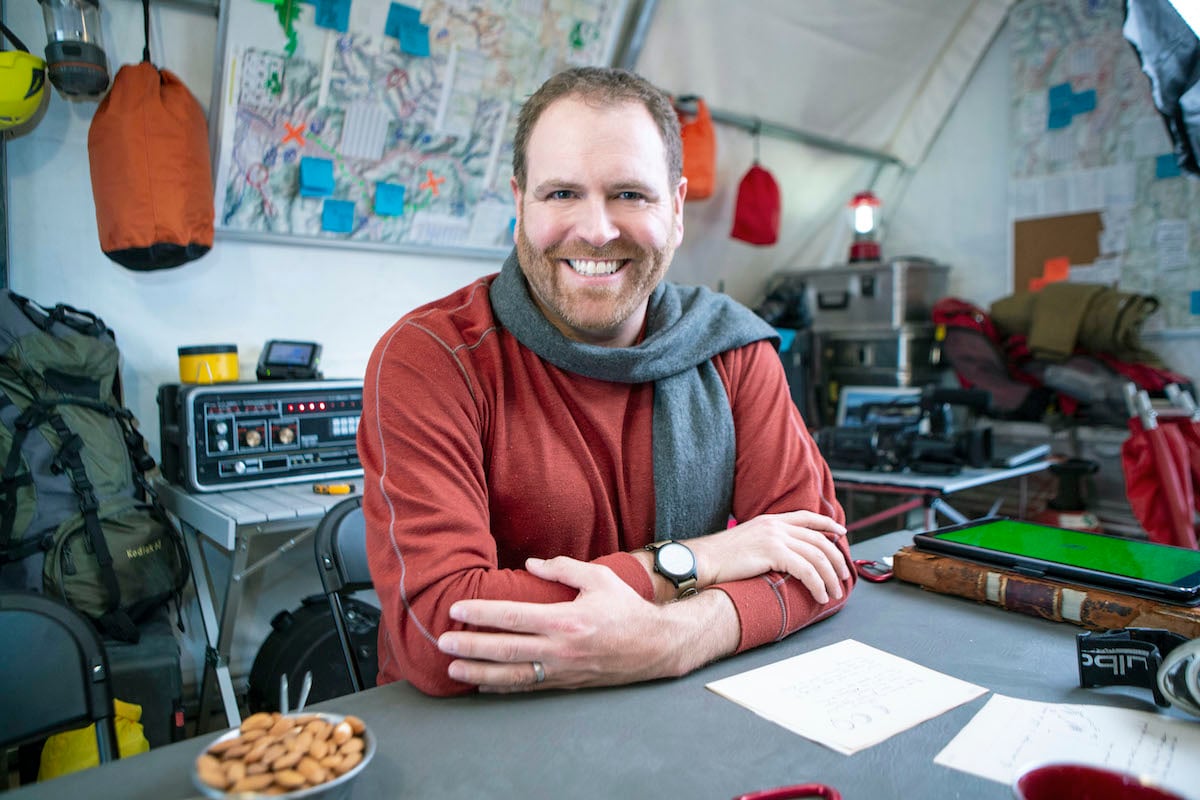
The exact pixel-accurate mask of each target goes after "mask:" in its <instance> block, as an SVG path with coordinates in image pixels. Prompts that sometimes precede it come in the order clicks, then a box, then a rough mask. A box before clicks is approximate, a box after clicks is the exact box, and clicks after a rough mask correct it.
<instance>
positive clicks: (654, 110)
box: [513, 67, 683, 190]
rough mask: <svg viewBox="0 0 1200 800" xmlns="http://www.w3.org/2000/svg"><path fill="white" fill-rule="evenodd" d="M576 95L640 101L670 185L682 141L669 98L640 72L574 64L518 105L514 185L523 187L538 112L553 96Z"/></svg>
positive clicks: (603, 101)
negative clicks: (663, 156)
mask: <svg viewBox="0 0 1200 800" xmlns="http://www.w3.org/2000/svg"><path fill="white" fill-rule="evenodd" d="M564 97H578V98H580V99H582V100H584V101H585V102H588V103H592V104H594V105H599V106H614V105H618V104H621V103H630V102H632V103H640V104H641V105H642V106H643V107H645V109H646V110H647V111H649V112H650V117H651V118H652V119H653V120H654V124H655V125H657V126H658V132H659V134H660V135H661V136H662V140H663V146H664V148H665V150H666V153H667V175H668V177H669V178H670V180H671V186H672V187H673V186H675V185H676V184H677V183H679V179H680V178H681V177H682V176H683V141H682V140H681V139H680V138H679V117H678V116H676V114H675V108H674V106H672V105H671V98H670V97H668V96H667V95H666V93H664V92H663V91H662V90H661V89H659V88H657V87H656V86H654V85H653V84H652V83H650V82H649V81H647V80H646V79H645V78H643V77H641V76H640V75H636V74H634V73H632V72H629V71H628V70H623V69H615V68H612V67H576V68H574V69H568V70H564V71H562V72H559V73H558V74H556V75H553V76H551V77H550V79H549V80H547V81H546V82H545V83H543V84H542V85H541V88H539V89H538V90H537V91H536V92H534V93H533V94H532V95H530V97H529V99H528V100H526V101H525V104H524V105H523V106H521V113H520V114H519V115H518V116H517V135H516V138H514V139H513V175H514V176H515V177H516V179H517V186H519V187H520V188H521V189H522V190H524V188H525V178H526V175H527V171H526V170H527V168H526V164H525V150H526V148H528V146H529V135H530V134H531V133H532V132H533V126H534V125H535V124H537V121H538V119H539V118H540V117H541V116H542V112H544V111H545V110H546V108H547V107H549V106H550V104H551V103H553V102H554V101H555V100H560V99H562V98H564Z"/></svg>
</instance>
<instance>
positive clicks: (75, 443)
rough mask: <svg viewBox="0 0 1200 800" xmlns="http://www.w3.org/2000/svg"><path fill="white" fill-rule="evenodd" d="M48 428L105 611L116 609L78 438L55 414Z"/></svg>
mask: <svg viewBox="0 0 1200 800" xmlns="http://www.w3.org/2000/svg"><path fill="white" fill-rule="evenodd" d="M49 421H50V425H51V427H53V428H54V432H55V433H57V434H58V437H59V439H60V440H61V441H62V442H63V446H62V447H61V448H59V451H58V454H57V455H56V456H55V463H56V464H59V465H61V466H62V468H63V469H64V471H65V472H66V473H67V476H68V477H69V478H70V479H71V486H72V487H73V488H74V489H75V494H76V495H77V496H78V497H79V512H80V513H81V514H82V515H83V527H84V530H85V531H86V532H87V536H88V541H90V542H91V544H92V551H93V552H94V554H95V556H96V562H97V563H98V564H99V565H100V578H101V580H102V581H103V582H104V588H105V590H106V591H107V592H108V608H109V611H112V610H113V609H116V608H118V607H119V606H120V605H121V587H120V586H119V585H118V584H117V573H116V572H115V571H114V570H113V560H112V553H110V552H109V551H108V542H107V541H106V540H105V538H104V531H103V530H102V529H101V527H100V515H99V513H98V512H99V510H100V503H99V501H98V500H96V493H95V491H94V489H95V487H94V486H93V485H92V482H91V480H90V479H89V478H88V476H87V470H86V469H85V468H84V466H83V459H82V458H81V457H80V455H79V449H80V445H81V444H82V441H81V440H80V439H79V437H78V436H77V435H76V434H75V433H74V432H73V431H72V430H71V429H70V428H69V427H67V423H66V422H64V421H63V418H62V416H60V415H59V414H57V413H55V414H51V415H50V420H49Z"/></svg>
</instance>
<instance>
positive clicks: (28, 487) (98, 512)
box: [0, 290, 190, 641]
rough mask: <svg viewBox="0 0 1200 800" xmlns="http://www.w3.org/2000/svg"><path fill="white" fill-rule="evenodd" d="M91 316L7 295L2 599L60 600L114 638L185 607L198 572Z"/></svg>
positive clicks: (0, 407) (0, 378)
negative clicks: (154, 484) (182, 602)
mask: <svg viewBox="0 0 1200 800" xmlns="http://www.w3.org/2000/svg"><path fill="white" fill-rule="evenodd" d="M119 361H120V352H119V351H118V349H117V344H116V338H115V336H114V335H113V333H112V331H110V330H109V329H108V328H107V327H106V326H105V324H104V322H103V321H102V320H100V319H99V318H98V317H97V316H95V315H94V314H91V313H89V312H86V311H79V310H77V309H75V308H72V307H70V306H67V305H62V304H59V305H57V306H55V307H54V308H53V309H52V310H46V309H44V308H42V307H41V306H39V305H37V304H36V303H34V302H32V301H30V300H28V299H26V298H24V297H21V296H20V295H17V294H14V293H13V292H11V291H8V290H0V469H3V473H0V587H3V588H16V589H26V590H30V591H36V592H43V591H44V592H45V593H46V594H49V595H52V596H55V597H59V598H61V599H64V600H66V601H67V602H68V603H70V604H71V605H73V606H74V607H75V608H77V609H79V610H80V611H82V612H83V613H85V614H87V615H88V616H89V617H91V618H92V619H94V620H95V621H96V623H97V625H98V627H99V628H100V629H101V630H102V631H103V632H104V633H105V634H106V635H108V636H110V637H112V638H115V639H119V640H122V641H137V638H138V631H137V627H136V624H137V623H138V622H139V621H141V620H143V619H145V618H146V617H148V616H149V615H150V614H151V613H153V612H155V611H157V610H158V609H159V608H161V607H162V606H163V604H164V603H166V602H167V601H168V600H170V599H172V598H174V599H175V600H176V601H177V602H178V598H179V594H180V592H181V591H182V589H183V587H184V586H185V585H186V583H187V580H188V576H189V574H190V569H189V567H188V561H187V553H186V550H185V549H184V547H183V542H182V539H181V537H180V534H179V532H178V531H177V530H176V529H175V527H174V526H173V525H172V524H171V523H170V521H169V519H168V518H167V516H166V514H165V513H164V512H163V510H162V508H161V506H159V504H158V503H157V500H156V498H155V495H154V492H153V490H152V488H151V486H150V484H149V482H148V481H147V480H146V477H145V474H146V472H147V471H148V470H150V469H153V468H154V459H153V458H151V457H150V455H149V453H147V452H146V446H145V441H144V440H143V438H142V435H141V434H140V433H139V432H138V430H137V427H136V425H137V422H136V420H135V419H134V417H133V414H132V413H131V412H130V411H129V410H128V409H126V408H125V407H124V406H123V405H122V404H121V401H120V387H119V384H118V365H119Z"/></svg>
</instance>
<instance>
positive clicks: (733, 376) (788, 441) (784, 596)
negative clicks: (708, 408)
mask: <svg viewBox="0 0 1200 800" xmlns="http://www.w3.org/2000/svg"><path fill="white" fill-rule="evenodd" d="M718 369H719V370H722V371H723V375H724V377H725V380H726V386H727V388H728V391H729V396H730V403H731V405H732V408H733V420H734V426H735V429H736V431H737V461H736V467H735V470H736V472H735V475H736V477H735V484H734V497H733V516H734V518H735V519H738V520H750V519H753V518H754V517H756V516H759V515H761V514H778V513H782V512H785V511H796V510H800V509H806V510H809V511H816V512H819V513H821V514H825V515H826V516H829V517H832V518H833V519H835V520H837V521H838V522H840V523H843V524H844V523H845V521H846V515H845V513H844V512H843V511H842V507H841V505H840V504H839V503H838V500H837V496H836V494H835V490H834V485H833V475H832V474H831V473H830V470H829V465H828V464H826V463H825V459H824V458H823V457H822V456H821V453H820V451H819V450H818V449H817V446H816V442H814V441H813V438H812V436H811V435H810V434H809V432H808V428H807V426H806V425H805V423H804V420H803V419H802V418H801V416H800V412H799V411H798V410H797V409H796V405H795V403H794V402H792V398H791V394H790V392H789V390H788V385H787V379H786V376H785V375H784V371H783V363H782V361H780V359H779V355H778V354H777V353H776V352H775V349H774V348H773V347H772V346H771V345H770V343H768V342H765V341H763V342H757V343H755V344H752V345H749V346H747V347H744V348H741V349H739V350H736V351H733V352H731V353H728V354H725V355H723V356H722V357H721V358H720V359H719V360H718ZM837 545H838V547H839V549H840V550H841V551H842V553H843V554H844V555H845V557H846V561H847V563H850V547H849V544H848V542H847V541H846V537H844V536H842V537H839V538H838V541H837ZM855 580H856V578H855V573H854V570H853V569H851V570H850V577H849V578H848V579H846V580H844V581H843V582H842V589H843V593H842V599H840V600H830V602H828V603H818V602H817V601H816V600H815V599H814V598H813V596H812V594H811V593H810V592H809V591H808V589H807V588H806V587H805V586H804V585H803V584H802V583H800V581H798V580H796V579H795V578H793V577H791V576H790V575H785V574H780V573H767V574H765V575H760V576H758V577H756V578H749V579H746V580H741V581H735V582H731V583H726V584H720V585H719V586H718V587H716V588H719V589H721V590H723V591H724V592H725V593H726V594H728V595H729V598H730V599H731V600H732V601H733V605H734V608H735V609H736V610H737V614H738V620H739V622H740V623H741V640H740V642H739V644H738V652H742V651H743V650H749V649H751V648H754V647H758V646H759V645H762V644H765V643H767V642H772V641H777V640H779V639H782V638H784V637H785V636H788V635H790V634H792V633H794V632H796V631H798V630H800V629H801V628H804V627H806V626H808V625H811V624H812V623H814V622H816V621H818V620H821V619H824V618H825V617H828V616H830V615H832V614H834V613H836V612H837V611H838V610H840V609H841V608H842V606H843V605H845V603H846V600H847V599H848V598H849V597H850V592H851V590H852V589H853V587H854V584H855Z"/></svg>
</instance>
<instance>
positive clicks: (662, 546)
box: [646, 540, 700, 600]
mask: <svg viewBox="0 0 1200 800" xmlns="http://www.w3.org/2000/svg"><path fill="white" fill-rule="evenodd" d="M646 549H647V550H650V551H652V552H653V553H654V571H655V572H657V573H658V574H659V575H662V576H663V577H664V578H666V579H667V580H669V581H670V582H671V585H672V586H674V587H675V599H676V600H682V599H683V598H685V597H691V596H692V595H694V594H699V593H700V590H699V589H697V588H696V555H695V553H693V552H692V548H690V547H688V546H687V545H686V544H683V543H682V542H677V541H675V540H671V541H667V542H651V543H650V544H648V545H646Z"/></svg>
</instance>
